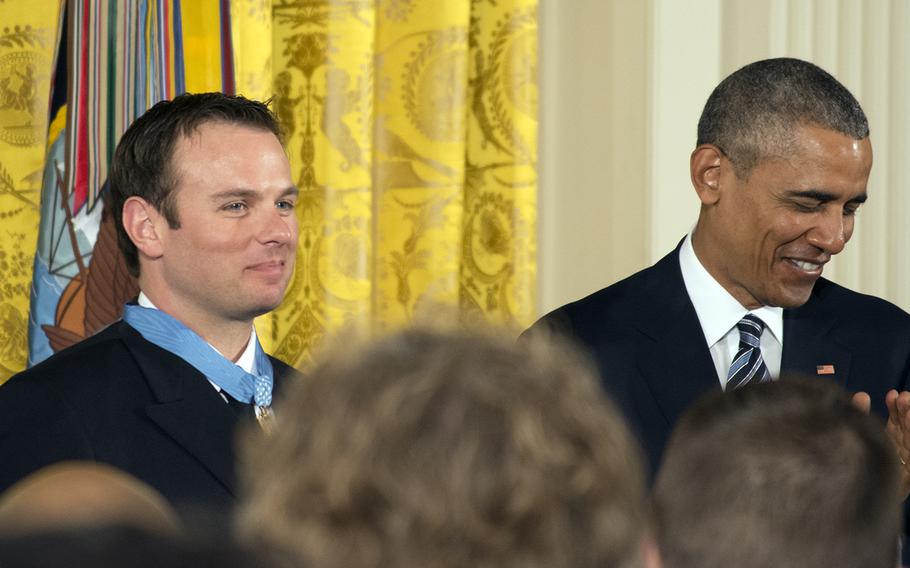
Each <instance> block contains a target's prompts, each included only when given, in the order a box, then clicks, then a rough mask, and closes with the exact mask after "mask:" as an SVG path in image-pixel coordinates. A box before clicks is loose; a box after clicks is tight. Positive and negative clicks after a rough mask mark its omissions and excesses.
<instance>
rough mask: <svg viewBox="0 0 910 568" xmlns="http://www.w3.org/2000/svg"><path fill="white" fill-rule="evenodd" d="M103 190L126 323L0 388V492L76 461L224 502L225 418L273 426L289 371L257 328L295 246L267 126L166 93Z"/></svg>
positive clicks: (228, 490)
mask: <svg viewBox="0 0 910 568" xmlns="http://www.w3.org/2000/svg"><path fill="white" fill-rule="evenodd" d="M110 186H111V199H112V205H113V206H112V211H113V214H114V218H115V221H116V226H117V230H118V240H119V244H120V248H121V250H122V252H123V254H124V258H125V260H126V264H127V267H128V268H129V269H130V271H131V272H132V273H133V275H134V276H137V277H138V282H139V287H140V290H141V293H140V295H139V298H138V301H137V303H135V304H131V305H128V306H127V307H126V310H125V313H124V319H123V320H121V321H118V322H116V323H114V324H113V325H111V326H109V327H108V328H106V329H104V330H103V331H101V332H100V333H98V334H97V335H95V336H94V337H91V338H89V339H87V340H85V341H83V342H81V343H79V344H77V345H75V346H73V347H71V348H69V349H66V350H64V351H62V352H60V353H58V354H57V355H55V356H53V357H51V358H50V359H48V360H47V361H45V362H43V363H41V364H40V365H38V366H36V367H33V368H32V369H29V370H27V371H25V372H23V373H20V374H19V375H17V376H15V377H13V378H12V379H10V381H8V382H7V384H5V385H4V386H2V387H0V489H3V488H5V487H7V486H9V485H10V484H12V483H13V482H15V481H16V480H17V479H19V478H20V477H22V476H24V475H26V474H28V473H30V472H31V471H33V470H36V469H38V468H41V467H43V466H45V465H48V464H51V463H54V462H58V461H63V460H73V459H86V460H95V461H98V462H104V463H107V464H110V465H113V466H115V467H118V468H120V469H123V470H124V471H126V472H128V473H131V474H133V475H134V476H136V477H138V478H140V479H142V480H144V481H145V482H147V483H148V484H150V485H151V486H152V487H154V488H155V489H157V490H158V491H160V492H161V493H162V494H163V495H164V496H165V497H167V498H169V499H170V500H172V501H173V502H174V503H175V504H177V505H178V506H187V507H190V506H192V507H198V506H203V507H214V508H223V507H226V506H229V505H230V504H231V502H232V501H233V498H234V491H235V480H234V450H233V441H234V433H235V427H236V426H237V425H238V423H239V422H241V421H243V420H246V419H247V418H248V419H249V421H250V422H252V421H253V419H254V417H255V418H256V419H258V421H259V422H260V424H262V425H263V427H269V426H270V425H271V424H272V414H271V398H272V392H273V390H278V388H280V385H281V382H282V380H283V379H286V378H287V377H288V376H290V375H291V374H292V373H293V371H292V369H291V368H290V367H288V366H287V365H285V364H284V363H282V362H280V361H278V360H277V359H273V358H271V357H269V356H267V355H266V354H265V353H264V352H263V351H262V347H261V346H260V344H259V341H258V338H257V337H256V332H255V329H254V327H253V319H254V318H255V317H256V316H259V315H261V314H264V313H266V312H268V311H270V310H272V309H273V308H275V307H276V306H277V305H278V303H279V302H280V301H281V299H282V297H283V295H284V292H285V289H286V287H287V284H288V280H289V279H290V277H291V273H292V271H293V265H294V256H295V250H296V243H297V221H296V217H295V214H294V204H295V201H296V198H297V189H296V188H295V187H294V183H293V181H292V178H291V172H290V165H289V163H288V160H287V157H286V155H285V153H284V149H283V148H282V145H281V142H280V141H279V128H278V124H277V122H276V120H275V118H274V116H273V115H272V113H271V112H270V111H269V110H268V108H267V107H266V106H265V105H264V104H262V103H259V102H255V101H250V100H247V99H244V98H242V97H229V96H226V95H223V94H220V93H208V94H200V95H182V96H179V97H177V98H175V99H174V100H173V101H165V102H161V103H159V104H157V105H155V106H154V107H153V108H152V109H150V110H149V111H148V112H147V113H145V114H144V115H143V116H142V117H140V118H139V119H138V120H137V121H136V122H135V123H133V125H132V126H130V128H129V129H128V130H127V131H126V133H124V135H123V138H122V140H121V141H120V144H119V145H118V147H117V150H116V152H115V154H114V159H113V162H112V164H111V171H110Z"/></svg>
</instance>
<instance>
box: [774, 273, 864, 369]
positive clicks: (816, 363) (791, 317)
mask: <svg viewBox="0 0 910 568" xmlns="http://www.w3.org/2000/svg"><path fill="white" fill-rule="evenodd" d="M818 289H819V286H818V285H816V288H815V290H813V293H812V296H810V298H809V301H808V302H806V304H805V305H804V306H802V307H800V308H798V309H795V310H785V311H784V350H783V354H782V356H781V365H780V368H781V373H784V372H787V373H799V374H801V375H806V376H809V377H815V376H818V377H820V378H828V379H831V380H835V381H837V382H838V383H839V384H840V385H841V386H843V387H846V383H847V379H848V377H849V376H850V360H851V358H852V357H851V353H850V348H849V347H848V346H847V345H843V344H842V343H840V342H838V341H837V339H836V337H835V331H836V329H837V326H836V323H837V318H836V316H835V315H834V314H833V313H831V312H830V311H828V310H824V309H823V308H824V305H823V304H824V302H823V301H822V300H821V299H820V297H819V296H818V295H817V292H818Z"/></svg>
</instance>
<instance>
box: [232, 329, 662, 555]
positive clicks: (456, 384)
mask: <svg viewBox="0 0 910 568" xmlns="http://www.w3.org/2000/svg"><path fill="white" fill-rule="evenodd" d="M351 353H356V355H351ZM276 415H277V417H278V419H279V422H278V429H277V431H276V432H275V433H274V434H273V435H271V436H269V437H267V436H265V435H261V434H260V435H257V436H254V437H252V438H249V439H247V440H246V444H245V445H244V447H243V451H242V456H243V459H242V465H241V474H242V477H243V481H244V482H245V490H246V491H245V495H244V497H243V499H242V506H241V511H240V519H239V527H240V530H241V533H242V534H243V535H244V536H245V537H246V538H247V539H248V540H249V541H252V543H253V544H254V545H262V546H265V547H267V548H271V549H278V550H281V551H283V552H285V553H287V554H289V555H290V556H291V557H292V558H294V559H295V561H296V562H301V561H302V562H303V564H304V565H310V566H320V567H327V568H335V567H339V568H340V567H344V568H365V567H380V566H381V567H388V566H395V567H397V568H408V567H414V568H417V567H420V568H425V567H430V566H438V567H472V568H477V567H485V566H490V567H492V566H496V567H510V566H516V567H517V566H521V567H523V568H533V567H541V568H543V567H547V568H559V567H566V568H568V567H573V568H584V567H598V568H601V567H605V566H626V565H630V564H628V563H629V562H634V559H635V558H636V557H637V555H638V553H639V551H640V548H641V542H642V536H643V534H644V530H645V514H644V503H643V482H642V476H641V464H640V458H639V453H638V449H637V448H636V447H635V445H634V443H633V440H632V438H631V437H630V435H629V433H628V431H627V430H626V428H625V426H624V425H623V423H622V421H621V419H620V417H619V414H618V412H617V411H616V409H615V408H614V406H613V404H612V403H611V402H609V401H608V400H607V399H606V398H605V396H604V394H603V393H602V391H601V388H600V387H599V385H598V384H597V382H596V381H595V379H594V375H593V374H592V372H591V371H590V368H589V366H588V364H587V362H586V361H584V360H582V358H581V357H580V356H579V355H578V354H577V353H576V352H575V351H571V350H568V349H566V348H564V347H554V346H552V345H550V344H544V343H543V342H542V341H534V340H532V341H529V342H525V343H522V344H521V345H515V344H514V342H512V341H511V340H506V339H504V338H501V337H493V336H491V335H489V334H485V335H475V334H469V333H465V332H440V331H429V330H411V331H405V332H403V333H399V334H397V335H393V336H390V337H388V338H385V339H383V340H380V341H378V342H376V343H373V344H372V345H368V346H366V347H364V348H363V349H362V350H361V351H357V350H356V349H355V350H352V348H351V346H350V345H348V346H347V349H346V350H345V352H338V353H337V354H336V355H335V356H334V357H329V358H328V359H327V360H325V361H324V362H323V363H322V364H320V365H318V366H317V367H316V368H315V369H314V370H313V371H312V373H311V374H309V375H308V376H307V377H306V378H305V379H302V380H301V381H300V382H299V383H298V384H296V385H294V387H293V389H292V391H291V392H290V396H289V397H288V398H287V399H286V400H285V401H284V404H282V405H280V406H279V407H278V408H277V411H276Z"/></svg>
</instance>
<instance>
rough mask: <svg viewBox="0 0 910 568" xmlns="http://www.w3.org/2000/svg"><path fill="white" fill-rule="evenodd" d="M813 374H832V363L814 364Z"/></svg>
mask: <svg viewBox="0 0 910 568" xmlns="http://www.w3.org/2000/svg"><path fill="white" fill-rule="evenodd" d="M815 374H816V375H833V374H834V365H816V366H815Z"/></svg>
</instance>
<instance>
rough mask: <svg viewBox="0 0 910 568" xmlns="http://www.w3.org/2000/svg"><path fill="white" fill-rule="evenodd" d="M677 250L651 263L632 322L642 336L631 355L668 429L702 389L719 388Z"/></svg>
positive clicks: (702, 391)
mask: <svg viewBox="0 0 910 568" xmlns="http://www.w3.org/2000/svg"><path fill="white" fill-rule="evenodd" d="M678 251H679V248H678V247H677V249H676V250H674V251H673V252H671V253H670V254H669V255H667V256H665V257H664V258H663V259H661V260H660V261H659V262H658V263H657V264H655V265H654V267H653V269H652V271H651V273H650V274H649V278H648V281H647V282H646V283H645V286H644V287H643V293H644V294H646V295H647V301H646V302H644V303H643V305H645V306H647V309H646V310H644V313H642V314H641V318H640V319H639V320H638V322H637V324H636V325H637V327H638V329H639V331H640V332H641V333H642V334H643V335H645V336H646V338H645V339H644V340H643V341H644V344H643V347H644V348H643V350H642V351H641V353H639V354H638V355H637V357H638V362H639V369H640V371H641V373H642V376H643V377H644V378H645V381H646V382H647V384H648V387H649V389H650V391H651V394H652V396H653V397H654V399H655V400H656V401H657V404H658V406H659V407H660V409H661V411H662V412H663V414H664V416H665V418H666V419H667V422H668V424H669V425H670V426H671V427H672V425H673V424H675V423H676V421H677V420H678V418H679V416H680V415H681V414H682V413H683V412H684V411H685V410H686V408H688V407H689V405H691V404H692V402H694V401H695V400H696V399H697V398H698V397H700V396H701V395H703V394H704V393H706V392H708V391H710V390H713V389H719V388H720V381H718V379H717V370H716V369H715V368H714V362H713V359H711V353H710V351H708V347H707V340H706V339H705V335H704V332H703V331H702V329H701V324H700V323H699V322H698V316H697V315H696V313H695V308H694V307H693V306H692V302H691V301H690V300H689V296H688V294H687V293H686V287H685V284H684V282H683V279H682V271H681V269H680V267H679V252H678Z"/></svg>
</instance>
